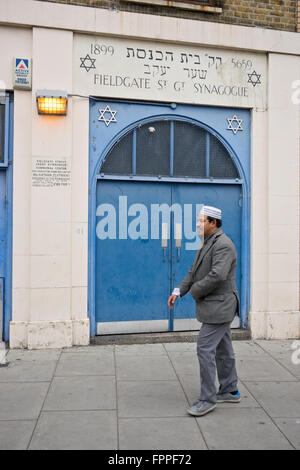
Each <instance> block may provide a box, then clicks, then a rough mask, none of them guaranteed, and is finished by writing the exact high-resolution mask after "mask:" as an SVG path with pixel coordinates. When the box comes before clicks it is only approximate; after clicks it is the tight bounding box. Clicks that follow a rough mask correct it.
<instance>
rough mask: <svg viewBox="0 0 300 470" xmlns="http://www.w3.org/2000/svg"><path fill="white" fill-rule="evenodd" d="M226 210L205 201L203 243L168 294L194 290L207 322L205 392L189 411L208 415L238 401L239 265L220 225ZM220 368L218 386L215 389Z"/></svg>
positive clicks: (200, 344) (201, 350)
mask: <svg viewBox="0 0 300 470" xmlns="http://www.w3.org/2000/svg"><path fill="white" fill-rule="evenodd" d="M221 226H222V213H221V210H220V209H217V208H216V207H210V206H203V208H202V210H201V212H200V214H199V215H198V219H197V231H198V233H199V235H200V236H202V237H203V235H204V243H203V246H202V248H201V249H200V250H198V251H197V253H196V256H195V259H194V262H193V264H192V266H191V267H190V269H189V271H188V274H187V275H186V277H185V278H184V280H183V281H182V282H181V284H180V285H179V287H176V288H175V289H174V290H173V292H172V295H171V296H170V297H169V300H168V305H169V307H170V308H173V307H174V303H175V301H176V300H177V299H178V298H179V297H183V296H184V295H185V294H186V293H187V292H190V293H191V295H192V297H193V299H194V300H195V301H196V316H197V319H198V320H199V322H201V323H202V326H201V328H200V331H199V336H198V341H197V356H198V359H199V365H200V385H201V393H200V397H199V399H198V400H197V401H196V402H195V403H194V404H193V405H192V406H191V407H190V408H189V409H188V410H187V411H188V413H189V414H190V415H193V416H203V415H205V414H206V413H209V412H210V411H212V410H213V409H214V408H215V407H216V403H217V402H218V403H220V402H239V401H240V392H239V391H238V388H237V382H238V378H237V373H236V368H235V357H234V351H233V347H232V342H231V330H230V324H231V322H232V320H233V318H234V316H235V314H236V312H238V311H239V298H238V291H237V288H236V284H235V270H236V264H237V256H236V250H235V247H234V244H233V242H232V241H231V240H230V238H228V237H227V235H225V233H224V232H223V231H222V229H221ZM216 369H217V374H218V380H219V385H220V387H219V391H218V393H216V387H215V377H216Z"/></svg>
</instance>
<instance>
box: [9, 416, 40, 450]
mask: <svg viewBox="0 0 300 470" xmlns="http://www.w3.org/2000/svg"><path fill="white" fill-rule="evenodd" d="M35 425H36V420H28V421H26V420H17V421H0V450H26V449H27V447H28V444H29V442H30V438H31V436H32V433H33V430H34V427H35Z"/></svg>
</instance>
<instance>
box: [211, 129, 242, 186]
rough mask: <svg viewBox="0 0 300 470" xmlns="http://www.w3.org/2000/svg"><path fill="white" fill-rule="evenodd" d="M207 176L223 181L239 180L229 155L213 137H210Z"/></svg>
mask: <svg viewBox="0 0 300 470" xmlns="http://www.w3.org/2000/svg"><path fill="white" fill-rule="evenodd" d="M209 176H210V177H213V178H224V179H226V178H229V179H235V178H239V174H238V172H237V169H236V167H235V165H234V163H233V161H232V158H231V156H230V154H229V153H228V151H227V150H226V148H225V147H224V145H223V144H221V142H220V141H219V140H218V139H217V138H216V137H214V136H213V135H210V152H209Z"/></svg>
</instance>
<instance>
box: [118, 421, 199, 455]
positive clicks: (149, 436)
mask: <svg viewBox="0 0 300 470" xmlns="http://www.w3.org/2000/svg"><path fill="white" fill-rule="evenodd" d="M119 435H120V449H121V450H132V449H135V450H143V449H145V450H163V449H168V450H178V449H186V450H206V449H207V447H206V445H205V442H204V440H203V437H202V435H201V432H200V430H199V427H198V425H197V423H196V420H195V419H193V418H191V417H190V416H188V417H186V418H184V417H182V418H139V419H136V418H120V419H119Z"/></svg>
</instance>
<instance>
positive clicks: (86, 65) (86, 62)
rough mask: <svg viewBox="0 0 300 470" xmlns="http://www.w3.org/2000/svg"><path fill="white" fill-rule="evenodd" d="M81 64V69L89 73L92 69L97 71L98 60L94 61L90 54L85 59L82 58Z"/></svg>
mask: <svg viewBox="0 0 300 470" xmlns="http://www.w3.org/2000/svg"><path fill="white" fill-rule="evenodd" d="M80 60H81V64H80V68H81V69H85V70H86V71H87V72H89V71H90V70H91V69H95V68H96V67H95V61H96V59H92V58H91V57H90V55H89V54H87V55H86V56H85V57H80Z"/></svg>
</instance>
